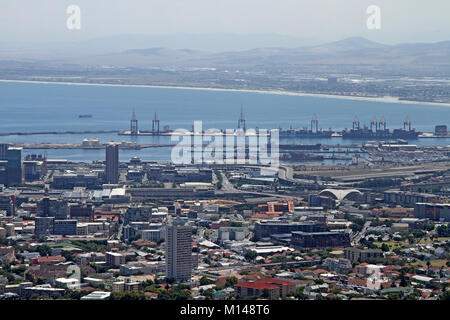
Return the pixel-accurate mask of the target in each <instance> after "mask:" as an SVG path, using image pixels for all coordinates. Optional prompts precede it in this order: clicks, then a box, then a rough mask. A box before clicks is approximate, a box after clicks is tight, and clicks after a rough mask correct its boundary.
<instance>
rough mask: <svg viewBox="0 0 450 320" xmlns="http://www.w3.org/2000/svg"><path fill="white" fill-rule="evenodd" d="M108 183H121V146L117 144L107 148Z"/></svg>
mask: <svg viewBox="0 0 450 320" xmlns="http://www.w3.org/2000/svg"><path fill="white" fill-rule="evenodd" d="M106 183H108V184H116V183H119V145H118V144H116V143H109V144H108V145H107V146H106Z"/></svg>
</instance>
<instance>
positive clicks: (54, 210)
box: [37, 197, 68, 220]
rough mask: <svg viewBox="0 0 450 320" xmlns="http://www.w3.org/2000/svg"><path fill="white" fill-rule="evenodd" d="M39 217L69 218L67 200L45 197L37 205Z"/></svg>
mask: <svg viewBox="0 0 450 320" xmlns="http://www.w3.org/2000/svg"><path fill="white" fill-rule="evenodd" d="M37 212H38V216H39V217H54V218H55V219H56V220H64V219H67V212H68V207H67V201H65V200H58V199H55V198H49V197H44V198H42V199H41V200H40V201H39V202H38V205H37Z"/></svg>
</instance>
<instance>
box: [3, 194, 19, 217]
mask: <svg viewBox="0 0 450 320" xmlns="http://www.w3.org/2000/svg"><path fill="white" fill-rule="evenodd" d="M14 209H15V206H14V196H11V195H7V194H3V195H2V194H0V211H1V210H4V211H6V215H7V216H9V217H11V216H13V215H14Z"/></svg>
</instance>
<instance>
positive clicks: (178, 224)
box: [165, 219, 192, 281]
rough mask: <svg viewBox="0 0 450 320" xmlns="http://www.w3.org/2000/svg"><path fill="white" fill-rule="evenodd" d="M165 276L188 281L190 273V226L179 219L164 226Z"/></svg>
mask: <svg viewBox="0 0 450 320" xmlns="http://www.w3.org/2000/svg"><path fill="white" fill-rule="evenodd" d="M165 241H166V277H168V278H175V279H176V280H177V281H189V280H190V279H191V275H192V228H191V227H190V226H186V225H185V224H184V221H183V220H181V219H175V220H173V222H171V224H169V225H167V226H166V237H165Z"/></svg>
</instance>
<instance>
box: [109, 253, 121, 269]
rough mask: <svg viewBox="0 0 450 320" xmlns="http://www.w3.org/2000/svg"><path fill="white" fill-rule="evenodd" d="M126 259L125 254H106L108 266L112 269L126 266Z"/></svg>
mask: <svg viewBox="0 0 450 320" xmlns="http://www.w3.org/2000/svg"><path fill="white" fill-rule="evenodd" d="M125 262H126V257H125V256H124V255H123V254H120V253H117V252H107V253H106V264H107V265H108V266H112V267H118V266H120V265H121V264H125Z"/></svg>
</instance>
